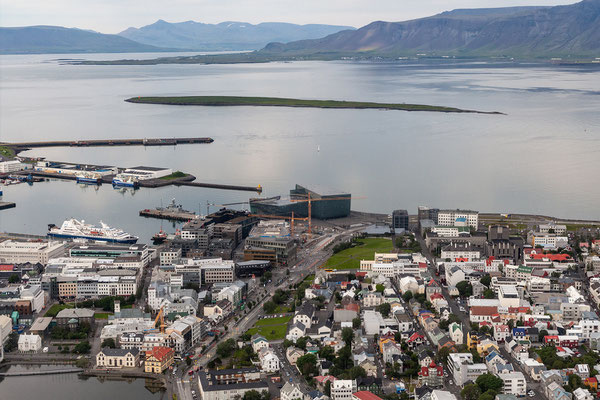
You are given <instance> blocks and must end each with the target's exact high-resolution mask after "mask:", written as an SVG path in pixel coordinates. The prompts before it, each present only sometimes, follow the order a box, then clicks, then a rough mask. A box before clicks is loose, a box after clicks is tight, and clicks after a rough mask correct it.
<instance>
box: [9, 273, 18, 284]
mask: <svg viewBox="0 0 600 400" xmlns="http://www.w3.org/2000/svg"><path fill="white" fill-rule="evenodd" d="M20 280H21V278H19V275H17V274H11V275H10V276H9V277H8V283H17V282H19V281H20Z"/></svg>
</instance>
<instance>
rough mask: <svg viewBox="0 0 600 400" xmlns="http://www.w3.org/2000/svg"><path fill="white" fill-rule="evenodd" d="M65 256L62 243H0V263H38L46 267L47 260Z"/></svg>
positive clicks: (12, 241)
mask: <svg viewBox="0 0 600 400" xmlns="http://www.w3.org/2000/svg"><path fill="white" fill-rule="evenodd" d="M64 254H65V244H64V243H62V242H53V241H49V242H19V241H15V240H5V241H3V242H1V243H0V263H5V264H23V263H27V262H29V263H32V264H36V263H40V264H44V265H46V264H47V263H48V260H50V259H51V258H55V257H61V256H63V255H64Z"/></svg>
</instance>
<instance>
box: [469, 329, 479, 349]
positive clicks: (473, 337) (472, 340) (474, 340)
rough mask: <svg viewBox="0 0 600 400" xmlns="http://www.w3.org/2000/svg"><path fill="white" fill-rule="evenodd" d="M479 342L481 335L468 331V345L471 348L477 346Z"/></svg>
mask: <svg viewBox="0 0 600 400" xmlns="http://www.w3.org/2000/svg"><path fill="white" fill-rule="evenodd" d="M478 344H479V335H478V334H477V333H474V332H467V347H468V349H469V350H473V349H476V348H477V345H478Z"/></svg>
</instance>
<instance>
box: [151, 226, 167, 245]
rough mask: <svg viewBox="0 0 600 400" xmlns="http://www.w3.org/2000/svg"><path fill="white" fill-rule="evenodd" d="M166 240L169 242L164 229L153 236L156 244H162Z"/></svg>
mask: <svg viewBox="0 0 600 400" xmlns="http://www.w3.org/2000/svg"><path fill="white" fill-rule="evenodd" d="M165 240H167V233H166V232H164V231H163V230H162V229H161V230H160V232H158V233H156V234H155V235H154V236H152V241H153V242H154V244H161V243H162V242H164V241H165Z"/></svg>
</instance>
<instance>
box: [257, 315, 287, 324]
mask: <svg viewBox="0 0 600 400" xmlns="http://www.w3.org/2000/svg"><path fill="white" fill-rule="evenodd" d="M291 319H292V316H291V315H290V316H287V317H277V318H264V319H259V320H258V321H256V323H255V324H254V326H265V325H281V324H287V323H288V322H290V320H291Z"/></svg>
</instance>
